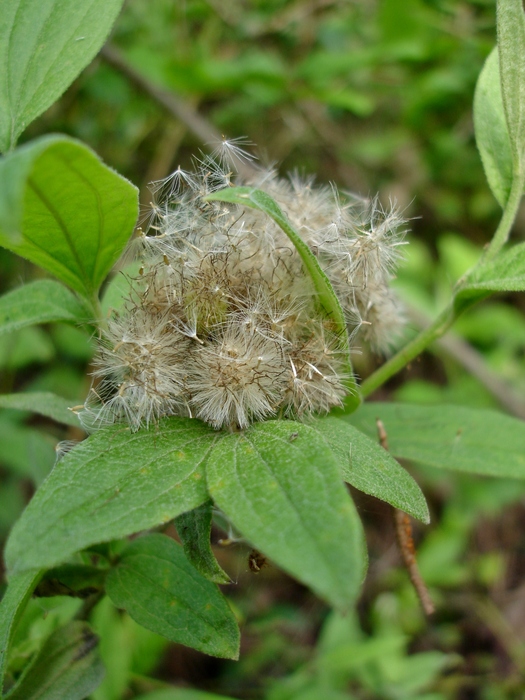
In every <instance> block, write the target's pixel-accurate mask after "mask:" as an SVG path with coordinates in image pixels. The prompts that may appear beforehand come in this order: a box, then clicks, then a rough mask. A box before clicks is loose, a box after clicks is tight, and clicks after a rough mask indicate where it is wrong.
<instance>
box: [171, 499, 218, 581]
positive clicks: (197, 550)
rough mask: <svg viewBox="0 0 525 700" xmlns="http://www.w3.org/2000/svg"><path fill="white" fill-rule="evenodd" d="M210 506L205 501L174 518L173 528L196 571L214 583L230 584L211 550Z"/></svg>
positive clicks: (208, 502)
mask: <svg viewBox="0 0 525 700" xmlns="http://www.w3.org/2000/svg"><path fill="white" fill-rule="evenodd" d="M212 505H213V504H212V502H211V501H206V503H203V504H202V505H201V506H199V507H198V508H194V509H193V510H190V511H188V512H187V513H182V515H179V516H178V518H176V520H175V526H176V528H177V532H178V533H179V537H180V539H181V542H182V546H183V547H184V553H185V554H186V556H187V557H188V560H189V562H190V563H191V564H193V566H194V567H195V568H196V569H197V571H198V572H199V573H200V574H201V575H202V576H204V578H207V579H208V580H210V581H213V582H214V583H230V577H229V576H228V574H226V573H225V572H224V571H223V570H222V569H221V567H220V566H219V564H218V563H217V560H216V559H215V557H214V555H213V552H212V550H211V544H210V535H211V516H212Z"/></svg>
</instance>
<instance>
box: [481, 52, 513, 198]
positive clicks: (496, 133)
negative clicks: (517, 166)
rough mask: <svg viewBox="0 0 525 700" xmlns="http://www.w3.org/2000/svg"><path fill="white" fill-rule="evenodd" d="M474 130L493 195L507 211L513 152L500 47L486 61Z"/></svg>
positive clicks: (482, 72) (482, 73)
mask: <svg viewBox="0 0 525 700" xmlns="http://www.w3.org/2000/svg"><path fill="white" fill-rule="evenodd" d="M474 130H475V133H476V144H477V147H478V150H479V153H480V156H481V160H482V162H483V168H484V169H485V175H486V177H487V181H488V183H489V186H490V189H491V190H492V194H493V195H494V197H496V199H497V200H498V203H499V204H500V206H501V207H505V204H506V203H507V200H508V198H509V193H510V188H511V185H512V149H511V144H510V139H509V132H508V129H507V121H506V119H505V110H504V108H503V99H502V97H501V85H500V74H499V60H498V49H497V47H495V48H494V49H493V50H492V52H491V54H490V56H489V57H488V58H487V60H486V61H485V65H484V66H483V70H482V71H481V73H480V75H479V78H478V82H477V85H476V92H475V94H474Z"/></svg>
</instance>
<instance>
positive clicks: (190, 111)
mask: <svg viewBox="0 0 525 700" xmlns="http://www.w3.org/2000/svg"><path fill="white" fill-rule="evenodd" d="M100 54H101V56H102V57H103V58H104V60H105V61H106V63H109V65H111V66H113V68H115V69H116V70H118V71H119V72H120V73H122V75H125V76H126V78H128V79H129V80H130V82H132V83H133V84H134V85H135V86H136V87H138V88H139V89H140V90H142V91H143V92H145V93H146V94H147V95H149V96H150V97H151V98H153V99H154V100H155V101H156V102H158V103H159V104H160V105H162V106H163V107H164V108H165V109H166V110H167V111H168V112H169V113H170V114H171V115H172V116H174V117H175V118H176V119H178V120H180V121H181V122H182V123H183V124H185V125H186V127H187V129H188V131H190V132H191V133H192V134H193V135H194V136H196V137H197V138H198V139H199V140H200V141H202V143H203V144H205V145H212V146H214V147H215V146H216V145H217V144H218V143H220V142H221V141H222V140H223V136H222V134H221V133H220V132H219V131H217V129H216V128H215V127H214V126H213V125H212V124H211V123H210V122H209V121H208V120H207V119H205V118H204V117H203V116H202V115H201V114H199V112H197V110H196V109H194V108H193V107H192V106H191V105H190V104H189V103H188V102H187V101H186V100H184V99H183V98H181V97H180V96H178V95H176V94H174V93H173V92H172V91H171V90H165V89H164V88H162V87H159V86H158V85H155V83H153V82H151V81H150V80H149V79H148V78H146V77H145V76H144V75H142V74H141V73H140V72H139V71H137V70H136V69H135V68H134V67H133V66H131V65H130V64H129V63H128V62H127V61H126V59H125V58H124V57H123V56H122V54H121V53H120V51H119V50H118V49H116V48H115V47H114V46H111V44H106V45H105V46H104V47H103V48H102V50H101V52H100ZM237 170H238V171H239V174H240V175H243V176H244V177H250V176H251V175H253V174H254V172H255V168H254V166H252V165H250V163H241V162H239V163H238V165H237Z"/></svg>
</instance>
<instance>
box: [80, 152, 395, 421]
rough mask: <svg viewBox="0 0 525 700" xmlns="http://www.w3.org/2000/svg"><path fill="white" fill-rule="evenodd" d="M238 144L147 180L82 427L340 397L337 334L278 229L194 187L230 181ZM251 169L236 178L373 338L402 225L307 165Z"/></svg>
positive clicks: (253, 412) (387, 312) (307, 407)
mask: <svg viewBox="0 0 525 700" xmlns="http://www.w3.org/2000/svg"><path fill="white" fill-rule="evenodd" d="M246 158H249V156H248V155H247V154H246V153H245V152H244V151H242V150H241V149H240V147H239V144H238V143H235V142H234V141H224V142H223V144H222V147H221V148H220V149H219V150H218V152H217V153H215V155H214V157H211V158H210V157H204V158H203V159H202V160H200V161H197V167H196V170H195V172H191V173H189V172H185V171H182V170H180V169H178V170H176V171H175V172H174V173H173V174H172V175H171V176H170V177H169V178H167V179H166V180H163V181H161V182H157V183H153V187H152V190H151V191H152V194H153V198H154V203H153V204H152V206H151V210H150V211H149V213H148V216H147V222H146V225H145V226H144V232H142V231H140V232H139V233H140V235H139V236H138V237H137V238H135V239H134V240H133V242H132V244H131V250H132V253H133V255H134V257H138V258H139V260H140V265H141V267H140V272H139V274H138V276H137V277H136V278H133V279H131V280H130V282H131V286H130V289H131V291H130V294H129V298H128V299H127V302H126V304H125V306H124V308H123V309H121V310H120V311H119V312H118V313H114V314H113V316H112V317H111V318H110V319H109V321H108V326H107V329H106V330H105V331H104V332H103V336H102V338H101V339H100V341H99V349H98V353H97V356H96V358H95V370H94V372H93V375H94V381H93V387H92V389H91V391H90V394H89V396H88V399H87V400H86V403H85V406H84V409H83V411H82V412H81V414H80V417H81V419H82V421H83V423H84V425H85V426H86V427H87V428H89V429H93V428H95V427H98V426H100V425H104V424H108V423H112V422H116V421H123V422H126V423H128V424H129V425H130V426H131V428H132V429H133V430H136V429H138V428H139V427H140V426H141V425H148V424H150V423H151V422H154V421H155V420H157V419H158V418H160V417H162V416H167V415H186V416H194V417H197V418H200V419H202V420H204V421H206V422H207V423H209V424H210V425H212V426H213V427H214V428H217V429H219V428H223V427H230V428H244V427H246V426H247V425H249V424H250V422H252V421H254V420H261V419H264V418H269V417H272V416H275V415H282V416H289V417H294V418H301V417H302V416H305V415H310V414H313V413H318V412H326V411H329V410H330V409H331V408H332V407H333V406H337V405H340V404H341V402H342V400H343V398H344V396H345V394H346V392H347V389H346V386H345V382H346V381H347V380H348V379H349V377H348V375H347V369H346V367H347V363H346V358H345V352H344V346H345V342H343V339H342V338H341V337H340V334H338V333H336V332H335V330H334V324H333V321H332V320H331V319H330V318H327V317H326V313H324V312H323V311H322V309H321V308H320V305H319V304H318V300H317V298H316V293H315V289H314V287H313V285H312V283H311V280H310V278H309V277H308V274H307V273H306V271H305V269H304V267H303V264H302V261H301V258H300V256H299V255H298V253H297V251H296V250H295V248H294V246H293V245H292V243H291V242H290V240H289V239H288V237H287V236H286V235H285V233H283V231H282V230H281V229H280V228H279V226H278V225H277V224H276V223H274V222H273V221H272V220H271V219H270V218H268V217H267V216H266V215H265V214H263V213H262V212H260V211H258V210H255V209H248V208H243V207H241V206H238V205H232V204H223V203H220V202H207V201H205V199H204V198H205V197H206V195H208V194H210V193H212V192H214V191H216V190H220V189H223V188H225V187H228V186H230V185H231V184H232V182H231V179H232V172H234V171H235V170H236V165H238V164H239V162H242V160H243V159H246ZM253 171H254V173H255V175H253V176H252V177H250V178H249V179H245V180H244V182H241V183H237V184H245V185H250V186H253V187H257V188H260V189H263V190H265V191H266V192H267V193H268V194H269V195H270V196H271V197H273V198H274V199H275V200H276V202H277V203H278V204H279V206H280V207H281V208H282V210H283V211H284V212H285V214H286V215H287V217H288V218H289V220H290V222H291V224H292V226H293V227H294V228H295V229H296V231H297V232H298V233H299V235H300V236H301V237H302V239H303V240H304V241H305V242H306V243H307V245H308V246H309V248H310V250H311V251H312V252H313V253H314V255H315V256H316V257H317V260H318V262H319V264H320V266H321V267H322V268H323V270H324V271H325V273H326V275H327V276H328V278H329V280H330V282H331V284H332V286H333V288H334V290H335V292H336V294H337V296H338V298H339V301H340V303H341V307H342V309H343V311H344V313H345V316H346V321H347V330H348V335H349V337H350V338H351V339H354V338H355V337H356V336H357V334H358V332H360V333H361V335H362V337H363V338H364V340H365V341H367V342H368V343H369V344H370V345H371V346H372V348H374V349H375V350H379V351H381V350H384V349H385V348H386V347H388V344H389V342H390V341H391V339H392V336H393V335H394V334H395V333H396V332H397V330H398V329H399V327H400V325H401V323H402V319H401V318H400V312H399V309H398V305H397V302H396V300H395V297H394V296H393V294H392V291H391V290H390V288H389V281H390V279H391V277H392V275H393V273H394V269H395V266H396V262H397V260H398V258H399V250H400V244H402V243H403V236H404V232H403V230H402V224H403V220H402V219H401V218H400V217H399V215H398V214H397V212H396V211H395V209H394V208H393V207H391V208H390V209H389V210H384V209H382V208H381V206H380V205H379V203H378V201H377V199H375V200H373V201H371V202H367V203H365V204H364V203H363V202H362V201H360V200H354V199H352V198H351V197H350V196H347V197H346V198H345V199H342V198H341V197H340V196H339V194H338V193H337V192H336V190H335V189H333V188H332V187H318V186H315V185H314V182H313V178H307V179H305V178H302V177H299V176H297V175H293V176H291V177H290V178H289V179H288V180H283V179H280V178H278V177H277V176H276V174H275V173H274V172H273V171H271V170H259V169H257V170H256V169H253Z"/></svg>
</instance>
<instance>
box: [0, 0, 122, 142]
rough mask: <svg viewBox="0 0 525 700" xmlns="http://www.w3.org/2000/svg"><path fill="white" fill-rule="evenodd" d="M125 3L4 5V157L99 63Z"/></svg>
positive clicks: (0, 125)
mask: <svg viewBox="0 0 525 700" xmlns="http://www.w3.org/2000/svg"><path fill="white" fill-rule="evenodd" d="M122 3H123V0H83V2H81V3H77V2H71V0H39V1H38V2H36V3H35V2H34V1H33V0H4V2H3V3H2V15H3V17H2V29H1V31H0V56H1V57H2V61H1V63H2V71H1V72H0V151H4V152H5V151H6V150H8V149H9V148H12V147H13V146H14V145H15V143H16V140H17V139H18V137H19V135H20V134H21V133H22V131H23V130H24V129H25V128H26V126H27V125H28V124H29V123H30V122H32V121H33V119H35V118H36V117H38V115H39V114H41V113H42V112H43V111H44V110H45V109H47V108H48V107H50V106H51V105H52V104H53V102H55V100H57V99H58V98H59V97H60V95H61V94H62V93H63V92H64V90H65V89H66V88H67V87H68V85H70V83H72V82H73V80H74V79H75V78H76V77H77V75H78V74H79V73H80V71H81V70H82V69H83V68H85V67H86V66H87V65H88V63H89V62H90V61H91V60H92V59H93V58H94V57H95V55H96V53H97V52H98V51H99V49H100V48H101V46H102V44H103V43H104V41H105V39H106V37H107V35H108V34H109V30H110V29H111V26H112V25H113V22H114V21H115V19H116V17H117V15H118V13H119V11H120V9H121V7H122Z"/></svg>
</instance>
